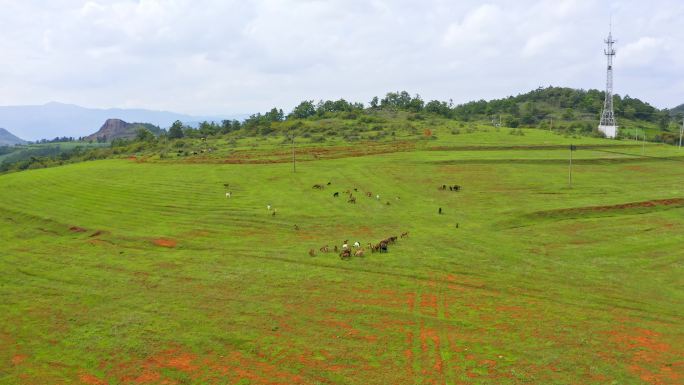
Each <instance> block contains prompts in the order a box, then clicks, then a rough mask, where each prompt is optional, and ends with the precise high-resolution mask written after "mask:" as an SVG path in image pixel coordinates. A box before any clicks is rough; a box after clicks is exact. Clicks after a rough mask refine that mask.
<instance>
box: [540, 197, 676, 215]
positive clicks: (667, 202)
mask: <svg viewBox="0 0 684 385" xmlns="http://www.w3.org/2000/svg"><path fill="white" fill-rule="evenodd" d="M667 206H675V207H679V206H684V198H672V199H659V200H651V201H644V202H629V203H622V204H619V205H610V206H588V207H574V208H569V209H559V210H549V211H539V212H537V213H536V215H540V216H554V215H573V214H589V213H597V212H598V213H600V212H610V211H620V210H629V209H638V208H655V207H667Z"/></svg>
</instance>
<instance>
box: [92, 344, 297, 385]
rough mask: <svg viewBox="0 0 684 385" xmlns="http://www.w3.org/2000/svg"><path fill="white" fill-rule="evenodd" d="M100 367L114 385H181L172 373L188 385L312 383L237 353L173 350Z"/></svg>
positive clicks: (97, 384)
mask: <svg viewBox="0 0 684 385" xmlns="http://www.w3.org/2000/svg"><path fill="white" fill-rule="evenodd" d="M100 368H101V369H103V370H105V372H107V377H110V378H114V379H116V381H115V382H117V383H123V384H169V385H171V384H179V382H178V381H177V380H175V378H177V377H176V376H174V375H173V374H172V372H173V371H177V372H181V373H184V375H185V376H186V377H188V378H189V380H190V382H189V383H193V384H214V383H228V384H235V383H242V382H244V381H245V380H246V381H248V383H250V384H261V385H276V384H278V385H280V384H308V383H310V382H309V381H307V380H305V379H304V378H303V377H302V376H300V375H298V374H293V373H289V372H286V371H283V370H281V369H279V368H278V366H276V365H272V364H270V363H266V362H261V361H259V360H258V359H256V358H251V357H247V356H245V355H243V354H242V353H241V352H237V351H231V352H228V353H226V354H225V355H220V356H217V354H216V353H211V354H210V355H209V354H208V355H206V356H198V355H196V354H193V353H188V352H183V351H181V350H179V349H172V350H167V351H164V352H161V353H159V354H157V355H154V356H151V357H148V358H147V359H144V360H134V361H126V362H118V363H117V362H111V361H110V362H107V361H105V362H103V363H102V364H101V365H100ZM105 368H111V369H109V370H107V369H105ZM167 376H171V377H170V378H169V377H167ZM85 378H86V379H87V380H91V381H101V380H99V379H97V378H96V377H94V376H88V377H85ZM81 380H82V381H83V382H85V383H86V384H89V385H103V384H107V383H106V382H86V381H85V380H84V376H83V375H81ZM241 381H242V382H241Z"/></svg>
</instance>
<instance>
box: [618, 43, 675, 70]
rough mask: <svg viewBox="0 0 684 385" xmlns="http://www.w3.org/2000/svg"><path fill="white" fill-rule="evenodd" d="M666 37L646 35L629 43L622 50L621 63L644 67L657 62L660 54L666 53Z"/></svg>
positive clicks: (626, 65) (628, 65)
mask: <svg viewBox="0 0 684 385" xmlns="http://www.w3.org/2000/svg"><path fill="white" fill-rule="evenodd" d="M666 51H667V46H666V41H665V39H664V38H655V37H650V36H645V37H642V38H639V39H638V40H637V41H635V42H632V43H629V44H627V45H626V46H625V47H624V48H623V49H622V52H621V58H620V63H622V64H623V65H624V66H625V67H643V66H650V65H653V64H656V61H657V59H658V57H659V56H663V55H665V54H666Z"/></svg>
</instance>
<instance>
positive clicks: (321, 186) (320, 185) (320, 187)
mask: <svg viewBox="0 0 684 385" xmlns="http://www.w3.org/2000/svg"><path fill="white" fill-rule="evenodd" d="M312 188H314V189H318V190H323V189H324V188H325V186H323V185H322V184H315V185H313V187H312Z"/></svg>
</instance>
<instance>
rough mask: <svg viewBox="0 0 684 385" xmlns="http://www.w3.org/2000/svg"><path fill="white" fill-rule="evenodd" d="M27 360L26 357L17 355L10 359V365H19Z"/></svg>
mask: <svg viewBox="0 0 684 385" xmlns="http://www.w3.org/2000/svg"><path fill="white" fill-rule="evenodd" d="M27 358H28V356H27V355H25V354H17V355H15V356H14V357H12V365H15V366H16V365H20V364H21V363H22V362H24V361H26V359H27Z"/></svg>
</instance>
